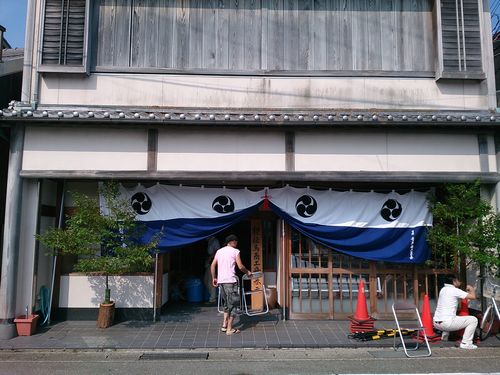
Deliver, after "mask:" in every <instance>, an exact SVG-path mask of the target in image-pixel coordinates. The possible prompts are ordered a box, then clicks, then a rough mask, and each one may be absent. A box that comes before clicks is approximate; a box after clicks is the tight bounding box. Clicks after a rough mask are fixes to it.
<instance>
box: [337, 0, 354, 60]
mask: <svg viewBox="0 0 500 375" xmlns="http://www.w3.org/2000/svg"><path fill="white" fill-rule="evenodd" d="M340 10H341V12H342V19H341V22H342V23H341V25H340V29H341V30H342V31H341V35H342V38H341V40H340V42H341V43H342V44H341V46H340V53H341V55H340V56H339V62H340V64H339V69H340V70H353V69H354V66H353V54H354V51H353V48H352V43H353V36H352V27H351V23H352V19H353V11H352V3H351V1H350V0H340Z"/></svg>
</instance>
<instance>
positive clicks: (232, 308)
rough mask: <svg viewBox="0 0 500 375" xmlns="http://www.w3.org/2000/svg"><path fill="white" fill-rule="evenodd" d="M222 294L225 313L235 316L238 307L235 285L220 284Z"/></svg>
mask: <svg viewBox="0 0 500 375" xmlns="http://www.w3.org/2000/svg"><path fill="white" fill-rule="evenodd" d="M220 286H221V293H222V303H223V305H222V306H223V308H224V312H225V313H229V314H231V315H236V310H237V309H238V308H239V307H240V292H239V289H238V284H237V283H223V284H220Z"/></svg>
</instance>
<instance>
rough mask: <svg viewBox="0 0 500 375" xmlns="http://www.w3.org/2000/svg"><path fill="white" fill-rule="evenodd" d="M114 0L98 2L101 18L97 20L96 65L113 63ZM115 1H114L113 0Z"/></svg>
mask: <svg viewBox="0 0 500 375" xmlns="http://www.w3.org/2000/svg"><path fill="white" fill-rule="evenodd" d="M111 1H112V0H101V1H99V3H98V8H99V10H98V14H99V19H98V20H96V22H97V28H98V29H97V41H96V43H95V45H96V57H95V59H96V65H97V66H107V65H112V61H113V60H112V54H111V51H110V48H111V40H112V39H111V38H112V36H113V34H112V29H113V28H112V25H113V20H112V15H113V13H112V10H113V5H114V4H113V3H112V2H111ZM113 2H114V1H113Z"/></svg>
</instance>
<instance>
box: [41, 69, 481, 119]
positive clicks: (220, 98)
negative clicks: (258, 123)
mask: <svg viewBox="0 0 500 375" xmlns="http://www.w3.org/2000/svg"><path fill="white" fill-rule="evenodd" d="M96 98H99V101H98V102H96ZM40 105H42V106H43V105H69V106H86V107H95V106H119V107H120V106H132V107H137V106H144V107H161V108H168V107H173V108H186V107H188V108H238V109H239V108H266V109H273V108H275V109H317V108H323V109H327V108H335V109H338V108H342V109H361V110H370V109H372V108H376V109H377V110H401V109H405V110H418V109H421V110H425V109H427V110H487V109H488V108H489V107H488V87H487V85H486V84H481V83H477V82H467V81H449V82H436V81H435V80H434V79H429V78H370V77H368V78H365V77H312V78H311V77H237V76H235V77H231V76H196V75H166V74H111V73H93V74H91V75H90V76H88V77H82V76H80V75H71V74H66V75H60V76H58V75H43V76H42V79H41V82H40Z"/></svg>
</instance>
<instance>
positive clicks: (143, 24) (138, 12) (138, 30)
mask: <svg viewBox="0 0 500 375" xmlns="http://www.w3.org/2000/svg"><path fill="white" fill-rule="evenodd" d="M145 1H147V0H134V5H133V18H132V45H131V48H132V59H131V63H132V66H134V67H143V66H144V62H145V59H146V56H145V45H144V41H145V39H146V35H147V21H146V13H147V9H146V4H145Z"/></svg>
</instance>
